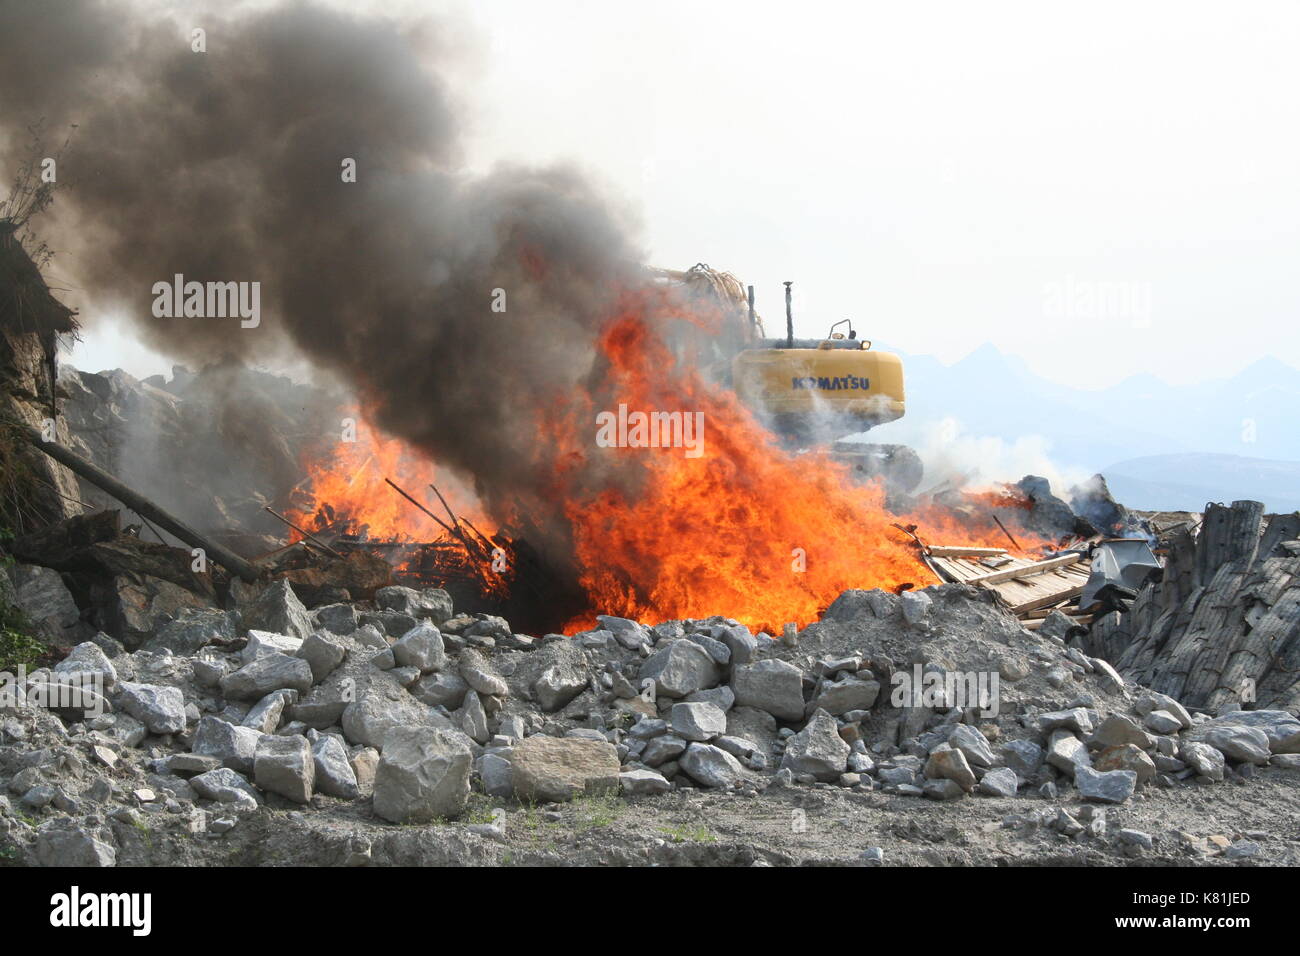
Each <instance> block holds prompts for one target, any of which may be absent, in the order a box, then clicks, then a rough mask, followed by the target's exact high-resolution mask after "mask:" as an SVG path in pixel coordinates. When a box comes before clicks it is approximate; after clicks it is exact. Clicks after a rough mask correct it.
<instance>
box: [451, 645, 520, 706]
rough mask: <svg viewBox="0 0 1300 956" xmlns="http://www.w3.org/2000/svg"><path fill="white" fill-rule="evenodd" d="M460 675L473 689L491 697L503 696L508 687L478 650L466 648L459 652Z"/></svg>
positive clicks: (507, 691) (508, 690)
mask: <svg viewBox="0 0 1300 956" xmlns="http://www.w3.org/2000/svg"><path fill="white" fill-rule="evenodd" d="M460 676H461V678H462V679H463V680H464V681H465V683H466V684H468V685H469V686H470V687H472V688H473V689H474V690H476V691H478V692H479V693H480V694H487V695H489V696H491V697H505V696H506V695H507V694H509V693H510V688H509V686H507V684H506V682H505V681H504V680H502V679H501V676H500V675H499V674H497V672H496V671H494V670H493V669H492V665H491V664H489V663H488V662H487V660H486V659H485V658H484V657H483V655H482V654H480V653H479V652H478V651H475V650H472V649H470V648H466V649H465V650H463V651H461V652H460Z"/></svg>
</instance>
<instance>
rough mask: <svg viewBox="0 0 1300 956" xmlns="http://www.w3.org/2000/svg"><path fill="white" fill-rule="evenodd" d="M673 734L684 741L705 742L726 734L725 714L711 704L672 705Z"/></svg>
mask: <svg viewBox="0 0 1300 956" xmlns="http://www.w3.org/2000/svg"><path fill="white" fill-rule="evenodd" d="M671 714H672V727H673V733H675V734H676V735H677V736H679V737H681V738H682V739H684V740H691V741H699V742H706V741H709V740H712V739H713V738H714V737H718V736H721V735H722V734H725V733H726V732H727V715H726V712H725V711H723V710H721V709H720V708H718V707H716V706H714V705H713V704H703V703H680V704H673V708H672V711H671Z"/></svg>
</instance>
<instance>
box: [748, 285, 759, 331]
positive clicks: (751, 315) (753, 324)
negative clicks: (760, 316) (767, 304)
mask: <svg viewBox="0 0 1300 956" xmlns="http://www.w3.org/2000/svg"><path fill="white" fill-rule="evenodd" d="M757 328H758V322H757V321H756V320H755V319H754V287H753V286H752V285H751V286H750V287H749V331H750V332H753V331H755V330H756V329H757Z"/></svg>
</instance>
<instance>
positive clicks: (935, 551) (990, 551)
mask: <svg viewBox="0 0 1300 956" xmlns="http://www.w3.org/2000/svg"><path fill="white" fill-rule="evenodd" d="M1006 553H1007V549H1006V548H960V547H950V546H948V545H938V544H932V545H930V556H931V557H934V558H996V557H997V556H998V555H1001V554H1006Z"/></svg>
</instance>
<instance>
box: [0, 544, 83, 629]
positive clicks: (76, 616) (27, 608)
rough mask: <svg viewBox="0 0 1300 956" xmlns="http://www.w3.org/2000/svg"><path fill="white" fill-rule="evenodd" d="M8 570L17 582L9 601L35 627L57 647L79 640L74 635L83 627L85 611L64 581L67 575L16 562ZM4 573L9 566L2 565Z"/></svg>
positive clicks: (1, 571)
mask: <svg viewBox="0 0 1300 956" xmlns="http://www.w3.org/2000/svg"><path fill="white" fill-rule="evenodd" d="M8 570H9V574H10V577H11V578H12V583H13V591H12V596H11V597H10V598H9V599H8V600H9V601H11V602H12V603H13V605H14V607H16V608H18V609H19V610H20V611H22V612H23V614H24V615H26V617H27V620H28V621H30V622H31V623H32V625H33V627H34V628H35V629H36V630H38V631H40V632H41V634H42V635H43V636H44V637H45V638H47V639H48V640H49V641H50V642H51V643H53V644H54V645H55V646H57V647H64V648H67V647H69V646H70V645H74V644H75V643H79V642H77V641H75V640H74V637H75V636H79V633H78V632H79V631H80V630H81V629H80V628H79V627H78V625H79V624H80V622H81V611H80V609H78V607H77V602H76V601H75V600H73V597H72V592H71V591H69V590H68V588H67V585H65V584H64V583H63V576H62V575H60V574H59V572H58V571H56V570H54V569H53V568H46V567H41V566H39V565H34V564H16V565H13V566H12V567H11V568H9V569H8ZM4 573H5V569H4V568H0V574H4ZM6 583H8V582H6Z"/></svg>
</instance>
